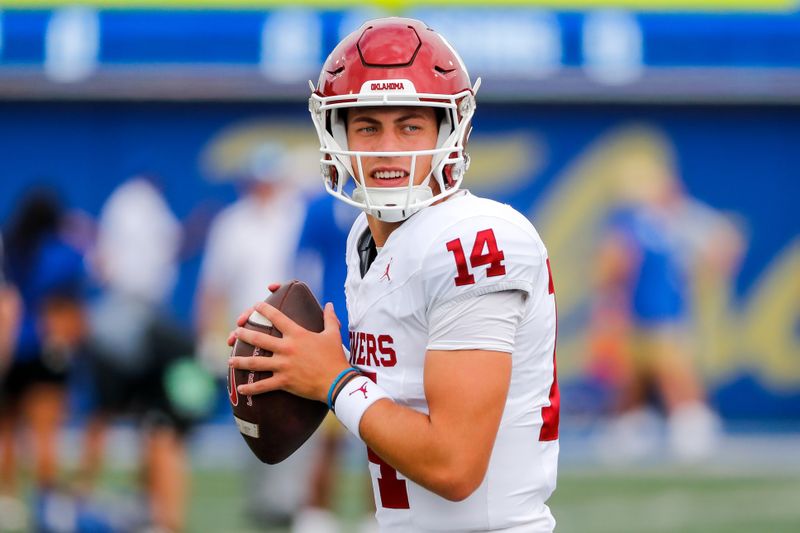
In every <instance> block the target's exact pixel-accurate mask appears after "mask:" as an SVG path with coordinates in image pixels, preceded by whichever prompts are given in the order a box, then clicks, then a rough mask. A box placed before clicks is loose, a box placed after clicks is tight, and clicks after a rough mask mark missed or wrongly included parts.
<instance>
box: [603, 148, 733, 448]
mask: <svg viewBox="0 0 800 533" xmlns="http://www.w3.org/2000/svg"><path fill="white" fill-rule="evenodd" d="M628 163H629V164H628V165H627V167H626V169H623V174H624V175H623V176H620V183H621V185H622V191H621V192H622V198H623V204H622V205H621V207H620V208H619V209H618V210H617V211H616V212H615V213H613V214H612V216H611V217H610V220H609V221H608V225H607V228H606V232H605V236H604V238H603V239H602V240H601V243H600V246H599V250H598V256H597V262H596V263H595V272H596V275H597V279H596V281H597V295H596V296H597V297H596V301H595V309H594V312H593V324H592V332H593V335H592V337H593V341H592V346H593V348H592V349H593V352H594V360H593V365H594V373H595V375H599V376H601V377H603V378H604V379H605V380H606V381H607V382H608V383H611V384H612V386H613V387H614V391H615V402H614V403H615V405H616V415H617V416H616V418H615V420H613V421H612V423H611V426H610V428H609V432H608V435H607V438H608V440H607V442H606V443H605V451H606V452H608V454H610V457H611V458H615V459H640V458H643V457H645V456H647V455H648V454H650V453H652V452H653V451H654V449H655V447H656V446H657V445H658V434H659V429H658V427H659V425H658V419H657V418H655V417H654V413H653V412H652V410H650V409H648V408H647V405H648V402H649V400H652V399H654V398H655V399H657V400H658V402H659V404H660V405H661V406H663V409H664V410H665V412H666V414H667V416H668V418H667V433H668V441H669V445H670V449H671V451H672V453H673V454H674V456H675V457H676V458H678V459H680V460H689V461H692V460H699V459H703V458H706V457H708V456H709V455H710V454H711V453H713V451H714V449H715V446H716V444H717V440H718V437H719V431H720V429H721V428H720V422H719V420H718V417H717V415H716V414H715V413H714V412H713V411H712V410H711V408H710V407H709V406H708V405H707V399H706V392H705V387H704V384H703V380H702V376H701V375H700V372H699V370H698V366H699V365H698V361H697V357H696V356H697V354H696V353H695V346H694V344H693V339H692V327H691V321H692V309H691V307H690V300H691V291H692V283H693V279H694V277H695V276H694V273H695V272H696V271H698V270H699V271H702V272H714V275H715V276H718V277H721V278H726V279H727V278H728V277H729V276H730V275H731V274H732V272H733V269H734V268H735V266H736V263H737V260H738V256H739V253H740V250H741V241H740V237H739V235H738V232H737V231H736V229H735V228H734V226H733V225H732V224H731V223H730V222H729V221H727V219H725V218H724V217H723V216H722V215H721V214H719V213H718V212H716V211H715V210H713V209H712V208H711V207H709V206H707V205H704V204H702V203H700V202H699V201H697V200H695V199H694V198H691V197H690V196H689V195H688V194H687V193H686V192H685V191H684V190H683V188H682V185H681V183H680V182H679V180H678V179H677V178H676V177H675V176H674V174H673V173H672V172H671V169H670V168H668V167H666V166H665V167H658V166H657V165H656V166H654V165H652V164H650V163H648V162H644V161H636V160H635V158H634V159H633V160H631V161H629V162H628Z"/></svg>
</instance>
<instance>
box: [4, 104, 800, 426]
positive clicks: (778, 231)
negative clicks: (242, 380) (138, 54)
mask: <svg viewBox="0 0 800 533" xmlns="http://www.w3.org/2000/svg"><path fill="white" fill-rule="evenodd" d="M254 120H256V121H258V120H263V121H265V122H266V123H270V122H274V123H280V124H286V123H290V124H296V125H297V127H298V128H300V129H302V128H307V131H308V136H309V142H310V143H312V144H313V143H314V140H313V130H312V128H311V124H310V121H309V119H308V116H307V111H306V110H305V105H304V104H303V103H302V102H299V101H294V102H284V103H281V102H271V103H247V102H238V103H231V102H228V103H208V102H206V103H203V102H193V103H168V102H132V101H126V102H110V101H105V102H98V101H81V102H37V101H5V102H0V157H2V165H3V166H2V170H0V221H5V220H6V219H7V217H8V215H9V213H10V212H11V210H12V209H13V207H14V204H15V201H16V200H17V199H18V198H19V197H20V195H21V193H22V192H23V191H24V190H25V189H26V188H27V187H28V186H30V184H32V183H37V182H38V183H43V182H46V183H49V184H52V185H54V186H55V187H56V188H58V189H59V190H60V191H61V193H62V194H63V196H64V197H65V199H66V200H67V202H68V203H69V205H70V206H72V207H77V208H80V209H83V210H85V211H87V212H88V213H89V214H91V215H97V214H98V212H99V210H100V208H101V206H102V204H103V202H104V200H105V199H106V198H107V197H108V195H109V194H110V192H111V191H112V190H113V188H114V187H115V186H116V185H117V184H119V183H120V182H121V181H122V180H124V179H125V178H126V177H129V176H131V175H132V174H134V173H137V172H143V171H146V172H151V173H155V174H157V175H159V176H161V177H162V179H163V183H164V186H165V194H166V196H167V199H168V201H169V203H170V205H171V206H172V208H173V209H174V211H175V212H176V214H177V215H178V216H179V217H181V218H186V217H188V216H189V215H190V214H192V213H193V212H195V213H196V212H197V209H198V208H200V209H201V210H205V212H214V211H216V210H218V209H220V208H221V207H223V206H224V205H226V204H227V203H229V202H230V201H232V200H233V198H234V197H235V192H234V188H233V187H232V186H231V185H230V184H225V183H214V182H212V181H209V179H208V176H207V173H206V172H205V171H204V169H203V167H202V165H201V161H200V154H201V153H203V151H204V150H205V149H207V145H208V143H209V142H210V141H212V139H214V138H217V137H218V136H219V134H220V132H223V131H226V130H227V129H230V128H234V129H235V127H236V126H237V125H241V124H248V123H252V122H253V121H254ZM475 127H476V134H475V146H476V154H475V157H476V158H478V157H484V158H485V159H486V160H489V161H491V165H490V166H493V167H494V168H493V169H489V170H488V171H487V170H486V169H484V170H476V172H477V178H476V179H477V182H476V183H475V188H476V189H478V190H479V191H481V192H482V193H484V194H488V195H490V196H493V197H495V198H497V199H499V200H502V201H506V202H509V203H511V204H512V205H514V206H515V207H516V208H517V209H519V210H520V211H522V212H524V213H527V214H529V215H530V216H531V218H532V219H533V220H534V223H535V224H537V226H539V227H540V231H542V233H543V237H544V238H545V240H547V239H548V234H547V233H548V232H547V228H548V227H552V226H548V224H550V223H551V221H550V220H548V221H541V224H540V222H539V221H538V220H537V217H538V216H539V213H540V212H544V211H549V212H552V210H553V207H554V206H553V205H552V202H553V201H555V200H553V198H554V197H555V195H554V191H555V190H557V189H558V188H559V187H561V186H563V185H564V182H566V181H567V180H569V179H570V178H571V177H574V174H575V173H576V172H577V171H576V170H575V168H576V167H579V166H580V162H582V161H583V162H585V161H587V160H588V161H589V162H591V161H592V159H591V157H593V156H596V155H597V153H598V152H600V153H602V151H603V150H604V148H603V147H604V146H606V145H607V144H608V143H609V142H612V141H613V140H614V139H619V138H621V137H622V138H624V137H625V134H626V133H625V132H627V131H635V132H637V133H636V135H638V136H640V137H641V136H642V135H645V136H646V135H652V137H653V138H654V139H658V142H662V143H665V144H667V145H668V146H667V147H666V148H665V149H666V150H668V151H672V152H674V153H675V154H676V157H677V160H676V165H677V169H678V171H679V174H680V177H681V178H682V180H683V181H684V183H685V185H686V189H687V190H688V192H689V193H691V194H692V195H694V196H695V197H697V198H699V199H700V200H702V201H703V202H706V203H707V204H709V205H711V206H713V207H714V208H717V209H719V210H722V211H724V212H726V213H729V214H732V215H734V216H735V217H736V218H738V219H739V220H740V221H741V222H742V228H743V230H744V232H745V238H746V250H745V255H744V259H743V263H742V267H741V270H740V272H739V274H738V275H737V276H736V278H735V281H734V283H733V284H732V285H731V287H730V288H729V289H730V292H731V295H732V302H731V304H730V307H729V309H728V310H727V313H728V314H729V316H728V318H729V320H728V322H727V326H726V327H725V329H724V330H721V331H719V332H718V335H729V334H739V333H740V332H739V331H738V330H742V329H747V328H746V327H745V328H742V327H739V326H741V324H746V323H747V322H748V321H749V322H752V321H753V320H757V317H756V318H754V317H753V316H752V313H753V312H754V311H755V310H757V307H756V305H757V302H756V301H755V300H756V298H755V296H754V295H755V294H756V293H758V294H767V295H769V294H770V293H769V291H766V292H759V291H760V290H761V289H763V287H765V286H769V285H770V284H772V285H776V284H777V285H778V286H781V285H783V286H785V290H786V291H789V292H790V293H791V291H797V289H798V287H797V283H798V282H797V278H798V275H797V270H795V269H793V267H792V265H798V264H799V263H798V261H797V258H798V253H799V252H798V235H800V215H798V208H797V207H798V199H799V198H800V170H798V169H799V168H800V165H798V162H797V158H798V152H797V149H798V146H800V107H798V106H791V105H735V106H734V105H724V106H714V105H666V106H664V105H612V104H592V105H588V104H587V105H580V104H555V103H553V104H535V103H527V104H514V105H506V104H502V103H497V102H494V103H484V104H481V105H480V107H479V111H478V118H477V119H476V124H475ZM642 132H644V133H642ZM520 139H522V141H520ZM508 145H513V146H516V148H515V150H516V152H514V151H512V152H510V156H509V155H507V154H506V155H503V159H502V160H497V159H492V158H495V157H496V156H497V149H498V147H501V146H508ZM504 154H505V153H504ZM477 164H478V163H477V161H476V165H477ZM495 177H496V179H495ZM470 179H471V178H470V175H468V177H467V183H468V184H469V182H470ZM320 188H321V186H320ZM542 226H545V227H544V228H543V227H542ZM587 231H591V228H587ZM269 238H270V236H269V233H268V232H265V243H264V245H265V246H268V245H269V244H268V242H267V240H268V239H269ZM199 262H200V255H199V253H198V254H194V255H193V256H191V257H189V258H187V260H186V261H184V263H183V264H182V270H181V274H182V275H181V278H180V283H179V285H178V287H177V289H176V291H175V295H174V303H175V306H176V309H177V310H178V313H179V315H180V316H181V317H182V318H183V319H184V320H186V321H187V323H188V322H189V320H190V317H191V306H192V303H193V302H192V299H193V295H194V290H195V283H196V277H197V272H198V268H199ZM787 265H788V266H787ZM589 268H590V267H589ZM555 269H556V279H557V282H561V283H567V282H568V281H569V280H563V279H559V277H558V266H557V265H556V267H555ZM787 269H788V270H787ZM564 270H566V267H565V268H564ZM787 272H788V273H787ZM772 292H773V293H774V292H775V291H774V290H773V291H772ZM778 292H780V291H778ZM254 297H258V296H257V295H254ZM765 297H769V296H765ZM767 305H770V304H769V302H767ZM787 312H789V313H794V314H793V315H792V317H790V318H791V320H790V322H789V324H790V326H789V328H790V329H789V331H782V332H779V333H780V335H778V336H779V337H780V339H779V340H777V341H775V342H777V344H773V345H770V346H768V347H766V346H765V347H764V348H763V350H762V349H761V348H760V344H759V342H758V339H757V337H758V336H757V335H756V338H755V340H754V339H749V340H748V339H743V340H742V342H741V343H735V344H737V346H738V347H736V346H735V347H734V348H733V349H732V351H730V352H729V353H725V354H722V355H721V357H722V359H721V360H719V361H716V362H715V363H713V364H709V365H708V367H707V368H706V375H707V378H708V381H709V384H710V386H711V390H712V399H713V401H714V402H715V403H716V405H717V406H718V407H719V408H720V409H721V411H722V413H723V414H724V415H725V416H726V417H727V418H728V419H730V420H734V419H744V420H756V421H758V420H772V421H773V422H774V421H782V422H783V423H787V424H792V423H796V422H797V421H798V419H800V351H798V346H799V345H800V344H798V336H799V335H800V315H798V314H797V305H794V306H790V307H789V308H788V310H787ZM575 314H576V316H579V315H580V311H579V310H576V312H575ZM568 320H569V319H568ZM579 322H580V321H579V320H578V321H577V322H576V324H578V325H576V326H575V327H574V328H573V329H574V331H573V332H572V333H574V334H575V335H578V333H577V331H578V329H579V328H580V324H579ZM572 333H571V332H570V326H569V324H567V325H566V326H565V329H564V330H563V331H562V335H566V336H569V335H571V334H572ZM771 337H774V335H772V336H771ZM772 340H774V339H772ZM770 342H772V341H770ZM767 344H768V343H767ZM562 357H564V362H563V368H564V370H563V372H562V381H563V382H564V383H565V385H566V386H567V387H568V386H569V384H570V383H579V382H580V380H581V379H582V377H581V376H582V373H581V354H580V353H579V349H578V351H577V352H576V351H575V350H573V351H572V352H569V351H567V353H565V354H562ZM565 401H566V402H567V406H568V407H569V401H570V400H569V398H568V397H567V398H565Z"/></svg>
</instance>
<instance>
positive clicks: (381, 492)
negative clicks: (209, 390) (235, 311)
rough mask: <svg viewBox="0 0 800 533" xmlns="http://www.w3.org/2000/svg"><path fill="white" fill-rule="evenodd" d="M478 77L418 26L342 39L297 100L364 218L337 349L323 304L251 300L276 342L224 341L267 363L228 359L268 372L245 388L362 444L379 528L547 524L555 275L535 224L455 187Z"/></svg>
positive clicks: (330, 176)
mask: <svg viewBox="0 0 800 533" xmlns="http://www.w3.org/2000/svg"><path fill="white" fill-rule="evenodd" d="M478 85H479V83H476V84H475V85H472V84H471V82H470V79H469V75H468V73H467V70H466V68H465V67H464V64H463V63H462V61H461V59H460V57H459V56H458V55H457V53H456V52H455V51H454V50H453V48H452V47H451V46H450V45H449V44H448V43H447V41H445V39H444V38H443V37H442V36H441V35H440V34H438V33H436V32H435V31H433V30H432V29H430V28H428V27H427V26H426V25H425V24H424V23H422V22H420V21H417V20H412V19H403V18H386V19H378V20H373V21H370V22H367V23H366V24H364V25H363V26H362V27H361V28H360V29H358V30H357V31H356V32H354V33H352V34H351V35H349V36H348V37H346V38H345V39H344V40H343V41H342V42H341V43H339V45H338V46H337V47H336V48H335V49H334V50H333V52H332V53H331V55H330V56H329V57H328V59H327V61H326V62H325V64H324V66H323V68H322V72H321V74H320V78H319V83H318V84H317V86H316V87H315V88H313V93H312V95H311V99H310V105H309V108H310V112H311V116H312V119H313V121H314V125H315V127H316V130H317V133H318V135H319V138H320V143H321V153H322V161H321V162H322V169H323V171H322V174H323V178H324V182H325V187H326V189H327V191H328V192H329V193H331V194H332V195H334V196H336V197H337V198H340V199H341V200H343V201H344V202H346V203H348V204H351V205H353V206H356V207H359V208H360V209H362V210H363V214H361V215H360V216H359V218H358V219H357V220H356V222H355V223H354V225H353V227H352V229H351V232H350V236H349V239H348V243H347V250H346V254H347V257H346V261H347V267H348V274H347V281H346V283H345V293H346V298H347V312H348V317H349V330H350V332H349V333H350V334H349V337H350V350H349V353H348V352H347V351H345V350H344V349H343V347H342V346H341V344H340V334H339V326H338V320H337V318H336V315H335V313H334V310H333V307H332V305H331V304H326V306H325V310H324V312H325V324H326V327H325V330H324V331H323V332H322V333H319V334H317V333H312V332H310V331H307V330H305V329H303V328H301V327H300V326H298V325H297V324H296V323H294V322H292V321H291V320H290V319H289V318H287V317H286V316H285V315H283V314H282V313H280V312H279V311H277V310H276V309H275V308H273V307H270V306H268V305H266V304H258V305H256V306H255V308H254V309H255V310H256V311H258V312H259V313H261V314H262V315H264V316H265V317H266V318H267V319H268V320H270V321H272V323H273V324H274V325H275V327H276V328H277V329H278V330H280V331H281V332H282V334H283V337H282V338H276V337H271V336H267V335H263V334H260V333H257V332H254V331H250V330H245V329H244V328H241V327H239V328H237V329H236V330H234V331H233V332H232V334H231V337H230V338H229V339H228V340H229V343H231V344H233V342H234V341H235V340H236V339H237V338H238V339H242V340H243V341H245V342H248V343H251V344H254V345H256V346H260V347H261V348H263V349H265V350H268V351H272V352H273V354H274V355H273V357H269V358H267V357H246V358H231V360H230V365H231V366H233V367H234V368H243V369H249V370H262V371H263V370H267V371H271V372H273V373H274V374H273V376H272V377H270V378H268V379H265V380H261V381H258V382H256V383H253V384H249V385H241V386H239V387H238V390H239V392H240V394H258V393H263V392H266V391H271V390H275V389H283V390H287V391H290V392H292V393H294V394H298V395H300V396H304V397H307V398H313V399H317V400H320V401H323V402H324V401H327V402H328V404H329V406H331V407H332V409H333V411H334V413H335V414H336V416H337V417H338V418H339V420H340V421H341V422H342V423H343V424H344V425H345V426H346V427H347V428H348V429H349V430H350V431H352V432H353V433H354V434H355V435H356V436H357V437H359V438H360V439H362V440H363V441H364V442H365V443H366V444H367V446H368V458H369V462H370V471H371V474H372V480H373V488H374V495H375V503H376V507H377V518H378V522H379V524H380V526H381V530H383V531H398V532H399V531H403V532H408V531H428V530H440V531H444V530H448V531H477V530H480V531H485V530H500V529H502V530H504V531H526V532H529V531H536V532H538V531H552V530H553V528H554V526H555V520H554V519H553V516H552V514H551V513H550V510H549V508H548V507H547V505H546V501H547V499H548V498H549V497H550V494H551V493H552V492H553V490H554V488H555V483H556V468H557V456H558V408H559V395H558V385H557V381H556V379H555V342H556V307H555V299H554V294H553V293H554V291H553V282H552V277H551V275H550V268H549V261H548V257H547V251H546V249H545V247H544V244H543V243H542V241H541V239H540V238H539V235H538V234H537V233H536V231H535V230H534V228H533V226H532V225H531V224H530V222H529V221H528V220H527V219H526V218H525V217H523V216H522V215H521V214H519V213H518V212H516V211H515V210H514V209H512V208H511V207H509V206H507V205H502V204H499V203H496V202H493V201H490V200H487V199H482V198H478V197H476V196H474V195H472V194H471V193H469V192H468V191H466V190H463V189H461V183H462V180H463V177H464V173H465V172H466V170H467V168H468V166H469V158H468V156H467V153H466V143H467V138H468V135H469V131H470V122H471V119H472V116H473V113H474V111H475V93H476V91H477V89H478ZM251 311H252V310H248V311H246V312H245V313H243V315H242V316H241V317H240V320H239V325H240V326H241V325H243V324H244V322H245V321H246V319H247V316H249V313H250V312H251Z"/></svg>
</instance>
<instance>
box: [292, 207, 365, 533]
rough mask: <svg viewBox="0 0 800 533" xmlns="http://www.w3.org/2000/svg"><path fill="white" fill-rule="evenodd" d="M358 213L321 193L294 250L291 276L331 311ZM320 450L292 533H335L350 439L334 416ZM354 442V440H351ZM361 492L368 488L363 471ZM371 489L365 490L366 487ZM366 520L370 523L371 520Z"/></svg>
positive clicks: (344, 331) (340, 301)
mask: <svg viewBox="0 0 800 533" xmlns="http://www.w3.org/2000/svg"><path fill="white" fill-rule="evenodd" d="M358 214H359V211H358V210H356V209H352V208H350V206H348V205H346V204H344V203H343V202H339V201H337V200H336V199H335V198H334V197H333V196H331V195H330V194H328V193H327V192H326V193H322V194H321V195H318V196H316V197H314V198H312V199H311V201H310V202H309V204H308V210H307V211H306V217H305V221H304V223H303V230H302V232H301V233H300V241H299V243H298V245H297V258H296V263H297V266H296V272H297V277H298V278H299V279H301V280H303V281H305V282H306V283H308V285H309V286H310V287H311V289H312V290H313V291H314V294H315V295H316V297H317V299H318V300H319V301H320V302H332V303H333V305H334V308H336V309H345V308H346V305H345V297H344V282H345V278H346V277H347V264H346V262H345V247H346V245H347V236H348V234H349V232H350V228H351V227H352V225H353V222H354V221H355V219H356V218H357V216H358ZM341 335H342V338H343V339H346V338H348V336H349V328H348V324H347V321H346V320H344V319H343V320H342V323H341ZM317 434H318V435H319V436H320V437H319V438H320V440H321V443H320V446H319V449H318V450H317V455H316V457H315V459H314V466H313V469H312V471H311V478H310V480H309V483H308V486H309V494H308V495H307V498H308V499H307V502H306V506H305V508H304V509H303V510H301V511H300V512H299V513H298V514H297V516H296V517H295V521H294V523H293V532H294V533H327V532H334V531H338V530H339V524H338V522H337V519H336V515H335V514H334V512H333V510H332V509H333V496H334V494H335V489H336V483H337V477H338V476H337V473H338V467H339V464H340V462H341V457H342V455H343V452H344V451H345V448H344V446H343V445H344V444H346V443H347V441H348V439H350V434H349V433H348V432H347V431H344V429H343V428H342V426H341V425H340V424H339V423H338V422H337V420H336V417H335V416H333V415H329V416H328V417H327V418H326V419H325V421H324V423H323V425H322V428H321V430H320V431H318V432H317ZM353 440H354V441H355V439H353ZM363 475H364V487H365V488H367V487H368V483H371V481H370V480H369V476H368V475H367V471H366V470H364V472H363ZM370 490H371V487H370ZM364 501H365V507H366V508H368V509H371V510H373V512H374V507H373V503H372V499H371V498H370V492H369V491H366V493H365V496H364ZM368 520H370V521H374V519H373V518H372V517H368Z"/></svg>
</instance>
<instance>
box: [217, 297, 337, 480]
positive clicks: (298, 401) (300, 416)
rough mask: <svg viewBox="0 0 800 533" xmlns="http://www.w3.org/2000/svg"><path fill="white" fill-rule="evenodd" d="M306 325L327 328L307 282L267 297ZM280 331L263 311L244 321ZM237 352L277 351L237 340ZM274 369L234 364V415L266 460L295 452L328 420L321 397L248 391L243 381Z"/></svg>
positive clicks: (254, 326) (262, 329) (230, 381)
mask: <svg viewBox="0 0 800 533" xmlns="http://www.w3.org/2000/svg"><path fill="white" fill-rule="evenodd" d="M265 301H266V302H267V303H268V304H270V305H272V306H273V307H276V308H277V309H279V310H280V311H281V312H283V314H285V315H286V316H288V317H289V318H291V319H292V320H294V321H295V322H296V323H297V324H299V325H300V326H302V327H304V328H306V329H308V330H310V331H315V332H321V331H322V330H323V328H324V321H323V315H322V308H321V307H320V305H319V303H318V302H317V300H316V298H314V295H313V294H312V292H311V290H310V289H309V288H308V286H307V285H306V284H305V283H302V282H300V281H291V282H289V283H285V284H283V285H281V287H280V288H279V289H278V290H277V291H275V292H274V293H272V294H271V295H270V296H269V297H268V298H267V299H266V300H265ZM244 327H245V328H247V329H252V330H256V331H260V332H262V333H266V334H268V335H274V336H276V337H280V336H281V332H280V331H278V330H277V329H276V328H275V327H273V325H272V323H271V322H270V321H269V320H268V319H267V318H266V317H264V316H263V315H262V314H261V313H258V312H257V311H254V312H253V314H252V315H250V318H249V319H248V320H247V324H245V326H244ZM233 355H235V356H238V357H272V352H266V351H264V350H261V349H259V348H256V347H255V346H253V345H251V344H247V343H246V342H243V341H242V340H237V341H236V343H235V344H234V345H233ZM271 375H272V372H250V371H249V370H240V369H232V368H231V369H229V370H228V396H229V398H230V402H231V406H232V407H233V418H234V420H235V421H236V425H237V426H238V428H239V432H240V433H241V434H242V436H243V437H244V440H245V441H246V442H247V444H248V446H250V449H251V450H253V453H254V454H256V457H258V458H259V459H261V461H263V462H265V463H267V464H271V465H274V464H276V463H280V462H281V461H283V460H284V459H286V458H287V457H289V456H290V455H292V454H293V453H294V452H295V451H296V450H297V449H298V448H299V447H300V446H302V444H303V443H304V442H305V441H306V440H308V438H309V437H310V436H311V434H312V433H314V431H315V430H316V429H317V428H318V427H319V425H320V423H322V419H323V418H325V414H326V413H327V412H328V407H327V406H326V405H325V404H324V403H322V402H318V401H316V400H309V399H306V398H301V397H300V396H295V395H294V394H291V393H288V392H285V391H272V392H267V393H264V394H257V395H255V396H243V395H241V394H239V393H238V392H237V391H236V386H237V385H242V384H244V383H253V382H255V381H258V380H260V379H264V378H268V377H270V376H271Z"/></svg>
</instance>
